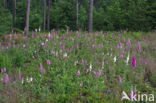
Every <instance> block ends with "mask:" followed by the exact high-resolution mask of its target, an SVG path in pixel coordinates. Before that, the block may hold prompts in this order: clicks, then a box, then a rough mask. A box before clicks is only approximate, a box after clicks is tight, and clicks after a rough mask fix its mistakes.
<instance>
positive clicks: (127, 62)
mask: <svg viewBox="0 0 156 103" xmlns="http://www.w3.org/2000/svg"><path fill="white" fill-rule="evenodd" d="M128 62H129V54H128V56H127V60H126V63H127V65H128Z"/></svg>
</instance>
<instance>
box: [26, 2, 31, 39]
mask: <svg viewBox="0 0 156 103" xmlns="http://www.w3.org/2000/svg"><path fill="white" fill-rule="evenodd" d="M30 2H31V0H27V14H26V27H25V31H26V35H27V36H28V34H29V15H30Z"/></svg>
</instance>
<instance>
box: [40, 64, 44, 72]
mask: <svg viewBox="0 0 156 103" xmlns="http://www.w3.org/2000/svg"><path fill="white" fill-rule="evenodd" d="M40 71H41V72H44V68H43V66H42V64H40Z"/></svg>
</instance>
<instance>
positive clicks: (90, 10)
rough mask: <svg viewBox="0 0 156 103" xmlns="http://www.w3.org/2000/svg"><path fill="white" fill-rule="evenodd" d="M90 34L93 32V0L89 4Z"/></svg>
mask: <svg viewBox="0 0 156 103" xmlns="http://www.w3.org/2000/svg"><path fill="white" fill-rule="evenodd" d="M88 30H89V32H92V31H93V0H90V2H89V23H88Z"/></svg>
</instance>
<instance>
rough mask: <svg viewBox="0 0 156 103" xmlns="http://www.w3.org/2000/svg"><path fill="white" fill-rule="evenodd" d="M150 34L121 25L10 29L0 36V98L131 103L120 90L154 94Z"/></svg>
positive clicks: (154, 53)
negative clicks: (113, 28) (93, 29)
mask: <svg viewBox="0 0 156 103" xmlns="http://www.w3.org/2000/svg"><path fill="white" fill-rule="evenodd" d="M155 38H156V32H148V33H145V32H130V31H122V30H121V31H120V32H92V33H88V32H82V31H77V32H72V31H68V30H65V31H63V30H61V31H60V30H52V31H51V32H50V33H40V32H39V31H38V30H36V31H35V32H32V33H31V35H29V36H24V35H23V34H18V33H15V32H14V31H12V33H10V34H8V35H4V36H1V37H0V69H1V71H0V103H131V102H132V101H130V100H122V101H121V99H122V93H123V91H125V92H126V93H127V94H128V96H130V98H131V96H132V95H133V94H136V95H137V94H142V93H146V94H155V95H156V39H155ZM145 100H146V98H144V102H146V103H150V101H148V100H147V101H145ZM134 102H137V101H134ZM153 103H154V102H153Z"/></svg>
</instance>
